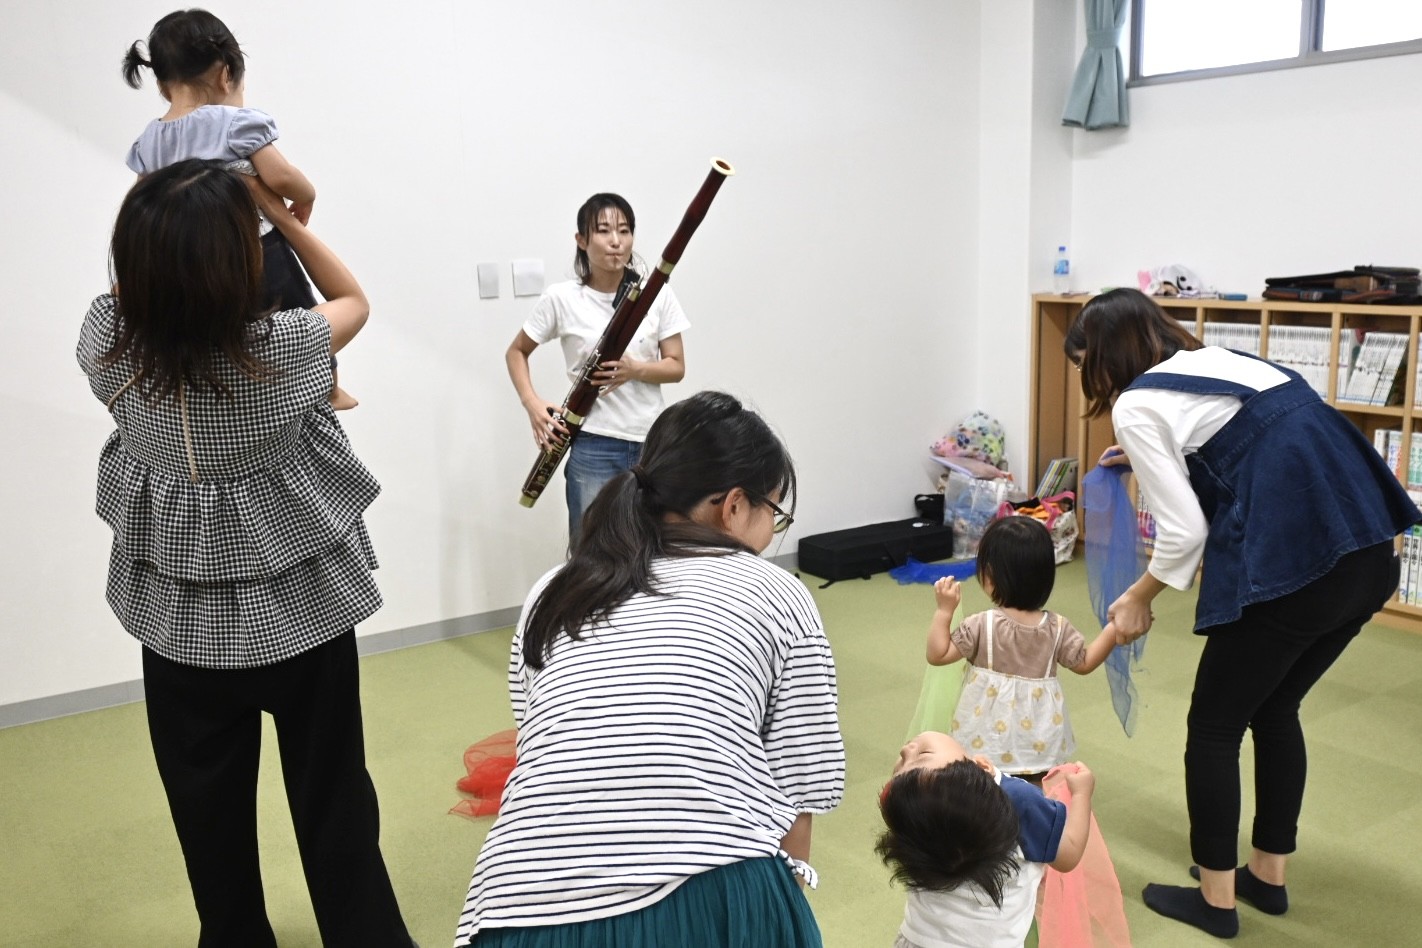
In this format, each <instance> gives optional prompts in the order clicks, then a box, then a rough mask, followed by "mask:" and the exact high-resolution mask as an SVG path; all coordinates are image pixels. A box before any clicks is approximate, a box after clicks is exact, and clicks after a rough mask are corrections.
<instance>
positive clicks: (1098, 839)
mask: <svg viewBox="0 0 1422 948" xmlns="http://www.w3.org/2000/svg"><path fill="white" fill-rule="evenodd" d="M1074 767H1075V765H1074V764H1062V765H1061V766H1059V767H1053V768H1052V769H1051V771H1050V772H1049V773H1048V774H1047V776H1046V777H1044V778H1043V779H1042V792H1043V793H1044V794H1046V795H1047V796H1048V797H1050V798H1051V799H1053V800H1060V801H1062V802H1063V803H1065V804H1067V805H1068V806H1070V805H1071V793H1070V791H1068V790H1067V785H1066V776H1065V775H1066V773H1068V772H1071V771H1069V770H1068V768H1074ZM1037 944H1038V946H1039V948H1130V945H1131V930H1130V927H1129V926H1128V925H1127V924H1126V912H1125V906H1124V904H1123V903H1122V901H1121V883H1120V882H1119V881H1118V880H1117V879H1116V867H1115V865H1114V864H1113V863H1112V862H1111V855H1110V853H1108V852H1107V851H1106V840H1105V838H1104V837H1102V835H1101V827H1099V826H1098V825H1097V824H1096V816H1095V814H1092V817H1091V839H1090V840H1089V841H1088V842H1087V844H1086V852H1085V853H1084V854H1083V855H1082V857H1081V862H1080V863H1079V864H1077V867H1076V868H1075V869H1073V870H1072V871H1071V872H1066V873H1062V872H1057V871H1056V870H1055V869H1053V868H1051V867H1050V866H1049V867H1047V873H1046V876H1045V877H1044V878H1043V880H1042V892H1041V897H1040V898H1039V899H1038V900H1037Z"/></svg>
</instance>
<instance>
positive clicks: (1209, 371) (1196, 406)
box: [1111, 346, 1288, 590]
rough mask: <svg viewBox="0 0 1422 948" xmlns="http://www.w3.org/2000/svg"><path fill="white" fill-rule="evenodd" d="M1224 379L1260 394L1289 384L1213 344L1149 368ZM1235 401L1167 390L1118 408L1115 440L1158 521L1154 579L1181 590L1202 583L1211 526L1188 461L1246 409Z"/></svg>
mask: <svg viewBox="0 0 1422 948" xmlns="http://www.w3.org/2000/svg"><path fill="white" fill-rule="evenodd" d="M1152 372H1170V373H1173V374H1176V375H1191V376H1196V377H1203V378H1215V379H1224V380H1226V381H1230V382H1236V383H1238V384H1241V385H1246V386H1248V387H1250V388H1253V389H1256V390H1258V391H1263V390H1265V389H1269V388H1273V387H1274V386H1276V385H1281V384H1283V383H1284V382H1286V381H1288V376H1286V375H1285V374H1284V373H1283V372H1281V371H1279V370H1278V369H1277V368H1275V367H1274V366H1273V365H1271V364H1270V363H1268V362H1263V361H1261V360H1259V359H1252V358H1249V357H1247V356H1242V355H1239V354H1237V353H1234V352H1231V351H1230V350H1228V349H1221V348H1218V347H1215V346H1207V347H1205V348H1204V349H1196V350H1194V351H1191V352H1177V353H1176V354H1175V355H1173V356H1171V357H1170V358H1169V359H1166V360H1165V361H1164V362H1162V363H1160V364H1159V365H1157V366H1155V367H1154V368H1152V369H1150V370H1149V371H1148V372H1147V374H1150V373H1152ZM1239 406H1240V400H1239V399H1238V398H1236V397H1235V396H1233V395H1195V394H1192V393H1187V392H1174V391H1168V390H1166V389H1155V388H1148V389H1132V390H1130V391H1126V392H1122V393H1121V395H1120V396H1119V397H1118V398H1117V399H1116V404H1115V407H1114V408H1113V409H1112V410H1111V424H1112V426H1113V427H1114V428H1115V431H1116V440H1117V442H1118V443H1119V444H1120V445H1121V447H1122V448H1123V449H1124V450H1125V452H1126V455H1127V456H1128V457H1129V458H1130V459H1131V467H1132V469H1133V470H1134V471H1135V474H1136V479H1137V481H1138V482H1139V485H1140V489H1141V492H1142V493H1143V494H1144V495H1145V499H1146V503H1147V504H1148V505H1149V506H1150V510H1151V513H1152V515H1154V517H1155V529H1156V537H1155V553H1154V555H1153V556H1152V557H1151V561H1150V568H1149V571H1150V574H1151V575H1152V576H1154V577H1155V578H1156V579H1158V580H1160V581H1161V582H1163V583H1165V584H1166V585H1167V586H1172V587H1174V588H1175V589H1180V590H1186V589H1189V588H1190V587H1191V586H1192V585H1193V584H1194V582H1195V574H1196V572H1197V571H1198V569H1199V567H1200V558H1201V557H1202V556H1203V555H1204V552H1205V538H1206V535H1207V534H1208V532H1209V524H1208V522H1207V521H1206V520H1205V514H1204V511H1202V510H1201V509H1200V502H1199V500H1198V499H1197V498H1196V496H1195V491H1194V489H1193V488H1192V487H1191V486H1190V475H1189V473H1188V471H1187V469H1186V466H1185V457H1186V456H1187V455H1190V454H1194V453H1195V452H1196V451H1198V450H1199V449H1200V447H1201V446H1202V445H1203V444H1204V443H1205V442H1206V441H1209V440H1210V438H1212V437H1214V435H1215V433H1216V432H1218V431H1219V430H1220V429H1221V428H1223V427H1224V426H1225V424H1226V423H1227V422H1228V421H1229V420H1230V419H1231V418H1233V417H1234V416H1235V413H1236V412H1238V411H1239Z"/></svg>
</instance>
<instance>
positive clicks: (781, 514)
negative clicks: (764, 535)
mask: <svg viewBox="0 0 1422 948" xmlns="http://www.w3.org/2000/svg"><path fill="white" fill-rule="evenodd" d="M761 501H762V502H763V503H764V504H765V505H766V506H767V507H769V508H770V509H771V510H773V511H775V526H773V527H771V528H770V532H771V533H784V532H785V531H786V530H789V529H790V524H792V523H794V522H795V518H794V517H792V516H790V515H789V514H788V513H786V512H785V511H783V510H781V509H780V508H779V507H778V506H776V504H775V502H774V501H773V500H771V499H770V498H769V497H762V498H761Z"/></svg>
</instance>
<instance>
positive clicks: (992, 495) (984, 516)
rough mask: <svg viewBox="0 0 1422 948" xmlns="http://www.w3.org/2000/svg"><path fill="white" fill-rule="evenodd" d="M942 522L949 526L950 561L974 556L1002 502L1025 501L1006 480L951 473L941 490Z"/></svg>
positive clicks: (1023, 496) (1017, 490)
mask: <svg viewBox="0 0 1422 948" xmlns="http://www.w3.org/2000/svg"><path fill="white" fill-rule="evenodd" d="M943 495H944V496H943V516H944V522H945V523H950V524H952V526H953V558H954V559H957V560H961V559H967V558H968V557H972V556H977V555H978V542H979V541H980V540H982V538H983V531H984V530H986V529H987V528H988V524H990V523H992V522H993V520H995V519H997V511H998V508H1000V507H1001V506H1002V505H1003V503H1005V502H1009V501H1021V500H1026V499H1027V495H1026V494H1025V493H1023V492H1022V489H1021V488H1019V487H1018V486H1017V485H1016V484H1014V483H1013V482H1012V481H1011V480H1009V479H1007V478H997V477H994V478H978V477H968V476H966V475H963V474H959V473H958V472H957V471H951V472H949V474H948V479H947V481H946V482H945V484H944V489H943Z"/></svg>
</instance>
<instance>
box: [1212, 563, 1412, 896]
mask: <svg viewBox="0 0 1422 948" xmlns="http://www.w3.org/2000/svg"><path fill="white" fill-rule="evenodd" d="M1398 568H1399V564H1398V560H1397V557H1396V556H1395V555H1394V554H1393V547H1392V543H1391V542H1388V543H1381V544H1378V545H1377V546H1371V547H1367V548H1365V549H1362V550H1358V551H1356V552H1353V553H1350V554H1348V555H1347V556H1345V557H1343V558H1342V559H1340V560H1339V561H1338V563H1337V565H1336V566H1334V568H1333V569H1332V570H1331V571H1329V572H1328V573H1327V574H1325V575H1324V576H1323V577H1321V578H1319V579H1317V580H1315V581H1313V582H1312V583H1309V584H1308V585H1307V586H1305V587H1303V588H1302V589H1300V590H1298V591H1296V592H1293V593H1290V594H1289V595H1287V596H1283V597H1281V598H1279V599H1275V600H1271V601H1269V602H1263V603H1256V604H1255V605H1252V606H1248V607H1246V608H1245V610H1244V613H1243V615H1241V616H1240V618H1239V619H1238V620H1237V621H1235V622H1232V623H1230V624H1228V625H1222V626H1217V627H1215V628H1212V629H1210V630H1209V633H1208V638H1207V640H1206V642H1205V649H1204V651H1203V653H1201V655H1200V667H1199V669H1198V671H1197V672H1196V673H1195V692H1194V695H1193V696H1192V697H1191V699H1190V716H1189V732H1188V737H1187V738H1186V742H1185V799H1186V803H1187V805H1188V806H1189V809H1190V853H1191V855H1192V856H1193V858H1194V860H1195V862H1196V863H1198V864H1199V865H1201V866H1203V867H1204V868H1206V869H1214V870H1221V871H1223V870H1226V869H1233V868H1234V867H1235V864H1236V861H1237V857H1238V845H1239V811H1240V802H1239V799H1240V791H1239V747H1240V743H1241V742H1242V741H1243V739H1244V729H1245V728H1246V727H1247V728H1249V730H1250V731H1252V732H1253V734H1254V795H1255V815H1254V832H1253V837H1252V840H1253V845H1254V847H1255V848H1256V849H1261V850H1263V851H1264V852H1268V853H1279V854H1284V853H1291V852H1293V851H1294V849H1295V848H1296V837H1297V834H1298V819H1299V810H1300V809H1301V807H1302V805H1303V792H1304V780H1305V777H1306V776H1307V770H1308V757H1307V753H1306V751H1305V749H1304V736H1303V728H1302V727H1301V726H1300V724H1299V705H1300V703H1301V702H1302V701H1303V698H1304V695H1306V694H1308V692H1309V689H1310V688H1312V687H1313V686H1314V683H1315V682H1317V681H1318V680H1319V678H1321V677H1322V676H1323V673H1324V672H1326V671H1327V670H1328V668H1329V666H1331V665H1332V664H1333V662H1334V661H1335V660H1336V659H1337V658H1338V656H1339V655H1341V654H1342V653H1343V650H1344V649H1345V648H1346V647H1347V646H1348V643H1349V642H1351V641H1352V640H1353V638H1354V637H1355V636H1356V635H1357V634H1358V632H1359V630H1360V629H1361V628H1362V626H1363V623H1365V622H1367V621H1368V620H1369V619H1370V618H1372V616H1373V613H1375V612H1376V611H1377V610H1378V609H1379V608H1381V607H1382V604H1383V603H1384V602H1385V601H1386V600H1387V597H1388V596H1390V595H1392V592H1393V590H1394V589H1396V588H1397V582H1398Z"/></svg>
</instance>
